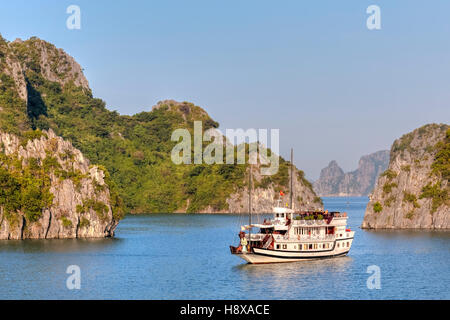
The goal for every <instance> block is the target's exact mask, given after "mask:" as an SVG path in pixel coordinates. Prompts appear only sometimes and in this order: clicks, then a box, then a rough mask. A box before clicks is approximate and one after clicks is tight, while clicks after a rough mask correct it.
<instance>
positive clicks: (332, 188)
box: [314, 150, 389, 197]
mask: <svg viewBox="0 0 450 320" xmlns="http://www.w3.org/2000/svg"><path fill="white" fill-rule="evenodd" d="M388 163H389V151H387V150H384V151H378V152H375V153H372V154H369V155H366V156H363V157H361V159H360V160H359V164H358V169H357V170H355V171H352V172H347V173H344V171H343V170H342V169H341V168H340V167H339V165H338V164H337V162H336V161H331V162H330V164H329V165H328V167H326V168H324V169H322V171H321V172H320V178H319V180H317V181H315V182H314V190H315V191H316V193H317V194H318V195H320V196H324V197H327V196H328V197H336V196H337V197H348V196H354V197H360V196H367V195H369V193H370V192H371V191H372V190H373V188H374V186H375V182H376V179H377V178H378V176H379V175H380V173H382V172H383V171H384V170H386V168H387V166H388Z"/></svg>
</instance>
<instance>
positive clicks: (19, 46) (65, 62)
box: [9, 37, 90, 90]
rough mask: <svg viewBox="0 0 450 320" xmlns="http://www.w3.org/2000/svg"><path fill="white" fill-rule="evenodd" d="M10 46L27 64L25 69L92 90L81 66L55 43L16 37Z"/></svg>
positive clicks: (59, 81)
mask: <svg viewBox="0 0 450 320" xmlns="http://www.w3.org/2000/svg"><path fill="white" fill-rule="evenodd" d="M9 47H10V48H11V49H12V51H13V52H14V54H15V56H16V57H17V59H18V60H20V61H22V63H24V64H25V68H24V69H31V70H34V71H36V72H39V73H40V74H42V76H43V77H44V78H45V79H47V80H49V81H52V82H56V83H59V84H61V85H65V84H67V83H69V82H73V84H74V85H75V86H77V87H82V88H84V89H87V90H90V88H89V82H88V81H87V79H86V77H85V76H84V74H83V69H82V68H81V66H80V65H79V64H78V63H77V62H76V61H75V59H74V58H73V57H71V56H70V55H68V54H67V53H66V52H65V51H64V50H62V49H58V48H56V47H55V46H54V45H53V44H51V43H48V42H46V41H43V40H41V39H38V38H35V37H33V38H30V39H28V40H26V41H22V40H21V39H16V40H15V41H13V42H11V43H9Z"/></svg>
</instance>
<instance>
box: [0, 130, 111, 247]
mask: <svg viewBox="0 0 450 320" xmlns="http://www.w3.org/2000/svg"><path fill="white" fill-rule="evenodd" d="M0 156H1V158H0V160H1V161H0V165H1V169H0V185H1V188H2V190H1V191H0V239H55V238H87V237H90V238H97V237H111V236H113V235H114V229H115V228H116V226H117V223H118V221H117V220H116V219H115V218H114V217H113V211H112V208H111V204H110V192H109V188H108V186H107V185H106V183H105V174H104V172H103V171H102V170H101V169H100V168H99V167H97V166H90V165H89V161H88V160H87V159H86V158H85V157H84V156H83V155H82V154H81V152H80V151H79V150H77V149H75V148H74V147H73V146H72V144H71V143H70V142H67V141H65V140H63V139H62V138H61V137H58V136H56V135H55V134H54V133H53V131H51V130H50V131H48V132H43V133H42V135H41V137H40V138H36V139H30V140H28V141H24V140H21V139H19V138H18V137H17V136H15V135H11V134H8V133H4V132H0ZM44 200H45V201H44Z"/></svg>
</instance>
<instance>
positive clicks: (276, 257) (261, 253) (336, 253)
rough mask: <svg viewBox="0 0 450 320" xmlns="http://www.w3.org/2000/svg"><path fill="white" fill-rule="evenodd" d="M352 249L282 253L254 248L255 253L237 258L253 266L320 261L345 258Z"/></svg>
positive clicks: (239, 255)
mask: <svg viewBox="0 0 450 320" xmlns="http://www.w3.org/2000/svg"><path fill="white" fill-rule="evenodd" d="M349 251H350V248H341V249H337V248H336V246H334V248H333V249H332V250H322V251H310V252H300V251H297V252H295V251H281V250H269V249H262V248H253V253H242V254H237V256H238V257H239V258H241V259H243V260H245V261H247V262H248V263H251V264H261V263H280V262H296V261H305V260H318V259H327V258H335V257H340V256H345V255H347V253H348V252H349Z"/></svg>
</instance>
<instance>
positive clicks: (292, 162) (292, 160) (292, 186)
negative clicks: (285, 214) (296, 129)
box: [289, 148, 294, 209]
mask: <svg viewBox="0 0 450 320" xmlns="http://www.w3.org/2000/svg"><path fill="white" fill-rule="evenodd" d="M293 180H294V149H293V148H291V188H290V189H291V192H289V193H290V205H291V209H294V208H293V206H292V205H293V202H292V199H293V196H294V183H293Z"/></svg>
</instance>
